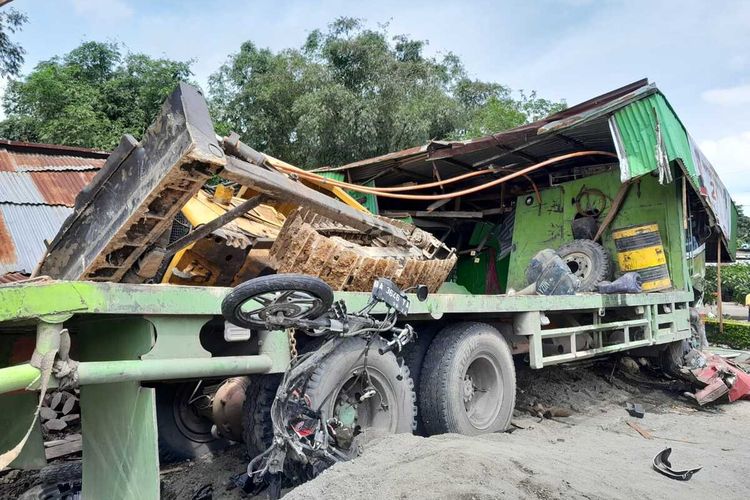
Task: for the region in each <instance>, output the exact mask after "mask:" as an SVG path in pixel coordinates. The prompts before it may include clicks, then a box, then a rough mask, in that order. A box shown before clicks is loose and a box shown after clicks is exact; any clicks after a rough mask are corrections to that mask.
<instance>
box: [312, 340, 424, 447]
mask: <svg viewBox="0 0 750 500" xmlns="http://www.w3.org/2000/svg"><path fill="white" fill-rule="evenodd" d="M384 345H385V342H383V341H382V340H381V339H380V338H376V339H375V340H373V341H372V343H371V345H370V349H369V352H368V353H367V358H366V359H365V349H366V348H367V342H366V341H365V340H364V339H361V338H358V337H352V338H349V339H347V340H346V341H345V342H343V343H342V344H341V346H340V347H339V348H338V349H336V350H335V351H334V352H333V353H332V354H331V355H330V356H328V357H327V358H325V359H324V360H323V362H321V363H320V365H319V366H318V367H317V368H316V369H315V371H314V372H313V373H312V375H311V376H310V379H309V381H308V382H307V388H306V390H305V393H306V394H307V396H308V397H309V398H310V402H311V406H312V408H313V409H314V410H320V412H321V417H322V418H323V420H324V421H325V420H328V419H329V418H331V417H336V418H338V419H339V421H341V422H342V423H343V424H344V425H346V426H351V427H352V428H355V429H356V428H359V429H360V430H364V429H376V430H378V431H383V432H386V433H405V432H409V433H410V432H412V431H413V430H414V429H415V427H416V417H417V406H416V394H415V393H414V382H413V381H412V379H411V376H410V375H409V368H408V367H407V366H405V365H404V366H399V364H398V361H397V360H396V356H395V355H394V354H393V353H391V352H388V353H386V354H383V355H381V354H378V347H381V346H384ZM365 363H366V366H367V373H368V375H369V382H368V377H367V376H365V374H364V373H363V371H364V368H365ZM370 383H371V384H372V387H373V388H374V389H375V394H374V395H372V396H371V397H369V398H367V399H365V400H364V401H361V399H360V398H361V397H362V396H363V395H365V394H366V392H367V391H366V389H367V388H368V386H369V384H370ZM352 410H354V411H352Z"/></svg>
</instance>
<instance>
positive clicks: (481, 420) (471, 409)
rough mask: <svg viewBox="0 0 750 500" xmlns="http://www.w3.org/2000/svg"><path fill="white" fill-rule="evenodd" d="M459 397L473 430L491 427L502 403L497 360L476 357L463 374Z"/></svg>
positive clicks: (500, 374)
mask: <svg viewBox="0 0 750 500" xmlns="http://www.w3.org/2000/svg"><path fill="white" fill-rule="evenodd" d="M461 396H462V399H463V404H464V410H465V411H466V417H467V418H468V420H469V422H470V423H471V425H472V426H473V427H474V428H476V429H479V430H484V429H487V428H489V427H490V426H492V424H493V423H494V422H495V420H496V419H497V416H498V414H499V413H500V409H501V407H502V403H503V384H502V372H501V370H500V365H499V363H498V362H497V360H495V359H494V358H493V357H491V356H487V355H485V354H480V355H478V356H477V357H476V358H475V359H474V360H473V361H472V362H471V363H470V364H469V366H468V367H467V368H466V371H465V372H464V374H463V378H462V379H461Z"/></svg>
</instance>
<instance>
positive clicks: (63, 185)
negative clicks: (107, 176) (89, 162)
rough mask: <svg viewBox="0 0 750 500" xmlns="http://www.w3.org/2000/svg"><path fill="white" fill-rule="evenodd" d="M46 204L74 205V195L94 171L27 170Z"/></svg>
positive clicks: (94, 173) (89, 179)
mask: <svg viewBox="0 0 750 500" xmlns="http://www.w3.org/2000/svg"><path fill="white" fill-rule="evenodd" d="M22 175H28V176H30V177H31V179H32V180H33V181H34V184H35V185H36V187H37V189H38V190H39V192H40V193H41V195H42V198H43V199H44V202H45V203H46V204H47V205H65V206H68V207H72V206H74V205H75V201H76V195H77V194H78V193H79V192H80V191H81V189H83V187H84V186H85V185H86V184H88V183H89V182H90V181H91V179H93V178H94V176H95V175H96V172H91V171H89V172H29V173H27V174H22Z"/></svg>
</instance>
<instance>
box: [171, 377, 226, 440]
mask: <svg viewBox="0 0 750 500" xmlns="http://www.w3.org/2000/svg"><path fill="white" fill-rule="evenodd" d="M201 385H202V384H201ZM194 389H196V386H195V385H190V384H186V385H183V386H182V387H180V388H178V389H177V394H176V396H175V398H174V404H173V406H172V411H173V414H174V421H175V425H176V426H177V428H178V429H179V430H180V432H181V433H182V435H183V436H185V437H187V438H189V439H190V440H191V441H195V442H198V443H208V442H211V441H214V440H215V439H216V438H214V437H213V435H212V434H211V427H212V425H213V424H212V422H211V420H209V419H208V418H206V416H205V415H203V414H201V412H200V409H199V405H200V404H201V400H202V399H203V398H205V397H208V396H206V395H205V394H204V393H203V391H202V390H201V389H202V388H201V387H198V388H197V389H198V390H197V392H196V394H193V391H194ZM191 398H192V399H191Z"/></svg>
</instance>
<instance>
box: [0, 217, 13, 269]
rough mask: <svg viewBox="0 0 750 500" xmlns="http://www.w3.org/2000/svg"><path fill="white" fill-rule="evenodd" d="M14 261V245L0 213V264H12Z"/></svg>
mask: <svg viewBox="0 0 750 500" xmlns="http://www.w3.org/2000/svg"><path fill="white" fill-rule="evenodd" d="M15 261H16V246H15V244H14V243H13V238H12V237H11V236H10V231H8V226H7V225H6V224H5V219H3V217H2V214H0V266H3V265H5V264H12V263H14V262H15Z"/></svg>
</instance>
